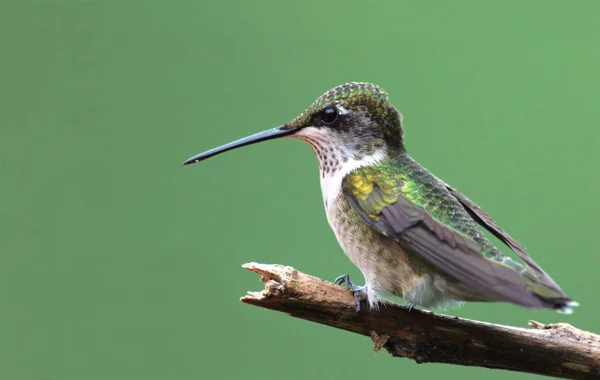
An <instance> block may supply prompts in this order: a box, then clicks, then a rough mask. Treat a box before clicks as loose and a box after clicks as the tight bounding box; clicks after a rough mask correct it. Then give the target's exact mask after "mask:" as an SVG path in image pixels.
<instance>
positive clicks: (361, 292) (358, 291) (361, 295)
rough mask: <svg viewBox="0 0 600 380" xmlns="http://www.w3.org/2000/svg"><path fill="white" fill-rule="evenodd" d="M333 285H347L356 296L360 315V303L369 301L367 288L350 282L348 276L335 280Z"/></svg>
mask: <svg viewBox="0 0 600 380" xmlns="http://www.w3.org/2000/svg"><path fill="white" fill-rule="evenodd" d="M333 283H334V284H336V285H340V286H341V285H344V283H345V284H346V286H348V290H350V291H351V292H352V295H353V296H354V302H356V312H357V313H358V312H359V311H360V301H364V300H367V287H366V286H358V285H354V284H353V283H351V282H350V276H349V275H347V274H343V275H341V276H338V277H337V278H336V279H335V280H333Z"/></svg>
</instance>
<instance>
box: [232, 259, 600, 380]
mask: <svg viewBox="0 0 600 380" xmlns="http://www.w3.org/2000/svg"><path fill="white" fill-rule="evenodd" d="M243 267H244V268H245V269H248V270H250V271H252V272H256V273H258V274H260V275H261V276H262V278H261V281H262V282H263V283H264V284H265V290H263V291H262V292H248V295H246V296H244V297H242V298H241V301H242V302H244V303H247V304H251V305H256V306H261V307H264V308H267V309H271V310H277V311H282V312H285V313H286V314H288V315H291V316H293V317H296V318H302V319H306V320H309V321H313V322H317V323H321V324H324V325H327V326H331V327H336V328H339V329H342V330H347V331H351V332H354V333H357V334H361V335H365V336H369V337H370V338H371V340H372V341H373V342H374V344H375V348H374V350H375V352H378V351H379V350H380V349H381V348H385V349H386V350H387V351H388V352H389V353H390V354H392V355H393V356H396V357H405V358H409V359H413V360H415V361H416V362H417V363H448V364H458V365H465V366H478V367H486V368H494V369H505V370H511V371H519V372H528V373H535V374H540V375H547V376H555V377H561V378H565V379H600V336H598V335H595V334H592V333H589V332H586V331H582V330H579V329H576V328H574V327H573V326H571V325H569V324H566V323H556V324H550V325H542V324H540V323H538V322H534V321H531V322H529V325H530V326H532V327H533V328H529V329H526V328H518V327H510V326H502V325H496V324H491V323H485V322H478V321H472V320H468V319H461V318H458V317H450V316H445V315H438V314H434V313H431V312H426V311H419V310H412V311H408V309H407V308H406V307H404V306H399V305H395V304H391V303H390V304H387V305H385V306H382V307H381V309H380V310H378V311H375V310H369V308H368V306H367V305H366V304H363V305H361V309H360V312H359V313H356V304H355V302H354V297H353V296H352V294H351V293H350V291H348V290H347V289H345V288H343V287H341V286H337V285H334V284H332V283H330V282H327V281H324V280H321V279H319V278H316V277H313V276H310V275H308V274H305V273H302V272H299V271H297V270H296V269H294V268H292V267H286V266H282V265H269V264H258V263H248V264H244V265H243Z"/></svg>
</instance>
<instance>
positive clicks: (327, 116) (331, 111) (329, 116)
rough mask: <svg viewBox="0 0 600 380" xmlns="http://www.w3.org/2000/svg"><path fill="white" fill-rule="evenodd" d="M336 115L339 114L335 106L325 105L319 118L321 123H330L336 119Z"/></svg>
mask: <svg viewBox="0 0 600 380" xmlns="http://www.w3.org/2000/svg"><path fill="white" fill-rule="evenodd" d="M338 115H339V112H338V109H337V107H335V106H329V107H325V109H324V110H323V112H321V120H323V123H325V124H331V123H334V122H335V121H336V120H337V118H338Z"/></svg>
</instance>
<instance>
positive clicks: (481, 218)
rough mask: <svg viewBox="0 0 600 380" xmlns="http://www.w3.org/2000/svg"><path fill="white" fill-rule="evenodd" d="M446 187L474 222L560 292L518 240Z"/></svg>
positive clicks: (454, 190)
mask: <svg viewBox="0 0 600 380" xmlns="http://www.w3.org/2000/svg"><path fill="white" fill-rule="evenodd" d="M445 185H446V188H447V189H448V191H450V194H452V195H453V196H454V197H455V198H456V199H458V201H459V202H460V203H461V204H462V205H463V207H464V208H465V210H467V212H468V213H469V214H470V215H471V217H472V218H473V220H475V221H476V222H477V223H479V224H480V225H481V226H483V227H484V228H485V229H486V230H488V231H489V232H491V233H492V234H493V235H494V236H495V237H497V238H498V239H500V241H502V242H503V243H504V244H506V245H507V246H508V247H509V248H510V249H511V250H512V251H513V252H514V253H516V254H517V255H518V256H519V257H520V258H521V260H523V262H525V264H526V265H527V266H528V267H529V268H530V269H531V270H533V271H534V272H535V273H536V275H537V276H538V277H540V278H542V279H544V280H545V282H546V285H547V286H549V287H551V288H554V289H555V290H558V291H560V287H559V286H558V284H556V282H554V280H552V279H551V278H550V276H548V275H547V274H546V272H544V270H543V269H542V268H541V267H540V266H539V265H537V264H536V263H535V261H533V259H532V258H531V256H529V254H528V253H527V251H526V250H525V247H523V246H522V245H521V244H520V243H519V242H518V241H517V240H515V239H514V238H513V237H512V236H510V235H509V234H508V233H506V232H505V231H504V230H503V229H502V228H500V226H498V225H497V224H496V222H494V220H493V219H492V218H491V217H490V216H489V215H488V214H487V213H486V212H485V211H483V210H482V209H481V207H479V206H478V205H477V204H476V203H475V202H473V201H472V200H470V199H469V198H467V197H466V196H465V195H464V194H462V193H460V192H459V191H457V190H456V189H454V188H452V187H451V186H449V185H448V184H445Z"/></svg>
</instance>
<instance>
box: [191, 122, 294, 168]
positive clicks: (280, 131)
mask: <svg viewBox="0 0 600 380" xmlns="http://www.w3.org/2000/svg"><path fill="white" fill-rule="evenodd" d="M298 129H299V128H289V127H288V126H286V125H282V126H279V127H276V128H272V129H268V130H266V131H263V132H258V133H255V134H253V135H250V136H247V137H244V138H242V139H239V140H236V141H232V142H230V143H229V144H225V145H222V146H220V147H218V148H214V149H211V150H207V151H206V152H203V153H200V154H197V155H195V156H193V157H190V158H188V159H187V160H185V161H184V162H183V164H182V165H189V164H194V163H196V162H199V161H202V160H206V159H207V158H209V157H212V156H216V155H217V154H220V153H223V152H227V151H228V150H232V149H235V148H239V147H242V146H246V145H250V144H256V143H258V142H261V141H267V140H272V139H276V138H278V137H284V136H289V135H292V134H294V133H295V132H296V131H297V130H298Z"/></svg>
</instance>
